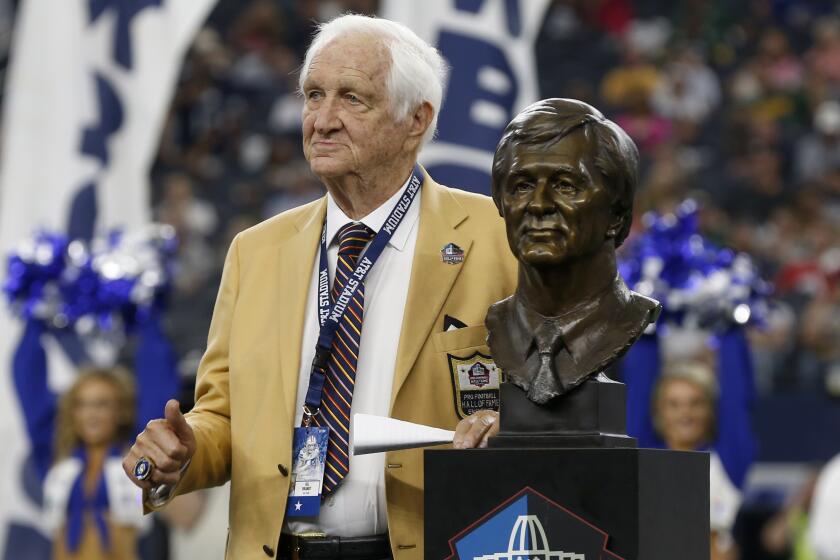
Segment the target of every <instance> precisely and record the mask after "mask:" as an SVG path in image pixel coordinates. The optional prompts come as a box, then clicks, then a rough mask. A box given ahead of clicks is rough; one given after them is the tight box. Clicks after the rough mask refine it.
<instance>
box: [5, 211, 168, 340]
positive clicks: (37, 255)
mask: <svg viewBox="0 0 840 560" xmlns="http://www.w3.org/2000/svg"><path fill="white" fill-rule="evenodd" d="M176 249H177V239H176V237H175V233H174V230H173V229H172V228H171V227H169V226H161V225H155V226H150V227H149V228H147V229H145V230H143V231H140V232H136V233H131V234H125V233H123V232H120V231H113V232H110V233H109V234H108V235H107V236H105V237H104V238H101V239H95V240H94V241H93V242H91V243H90V244H89V245H88V244H85V243H82V242H81V241H78V240H74V241H71V240H69V239H68V238H67V236H65V235H61V234H55V233H49V232H41V233H38V234H37V235H36V236H35V237H34V238H33V239H30V240H27V241H25V242H24V243H22V244H21V246H20V248H19V249H18V251H17V252H16V253H14V254H12V255H10V256H9V258H8V264H7V274H6V279H5V281H4V283H3V291H4V293H5V294H6V298H7V300H8V301H9V302H10V304H11V306H12V309H13V311H14V312H15V313H16V314H17V315H18V316H19V317H21V318H22V319H24V320H29V319H39V320H42V321H44V322H45V324H47V325H48V326H50V327H51V328H58V329H64V328H75V329H76V330H77V331H80V332H82V334H88V333H89V332H90V331H92V330H94V329H99V330H120V331H122V332H124V331H125V330H129V329H131V328H132V327H133V326H134V325H135V324H136V323H137V321H138V320H140V319H142V317H145V316H147V315H148V314H149V313H152V312H156V311H160V310H162V308H163V306H164V305H165V301H166V294H167V292H168V291H169V288H170V285H171V280H172V265H171V261H172V257H173V256H174V254H175V251H176ZM83 331H84V332H83Z"/></svg>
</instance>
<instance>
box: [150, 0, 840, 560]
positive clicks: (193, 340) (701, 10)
mask: <svg viewBox="0 0 840 560" xmlns="http://www.w3.org/2000/svg"><path fill="white" fill-rule="evenodd" d="M406 1H408V0H406ZM523 1H526V0H523ZM378 4H379V2H377V1H376V0H342V1H317V0H248V1H246V2H243V1H234V0H220V1H219V3H218V5H217V7H216V9H215V10H214V11H213V13H212V14H211V16H210V19H209V20H208V22H207V23H206V25H205V26H204V28H203V29H202V30H201V31H200V32H199V34H198V36H197V37H196V40H195V42H194V44H193V46H192V48H191V49H190V51H189V54H188V56H187V59H186V61H185V63H184V66H183V69H182V72H181V75H180V79H179V83H178V86H177V90H176V93H175V96H174V100H173V102H172V106H171V109H170V112H169V115H168V118H167V121H166V126H165V129H164V132H163V135H162V140H161V145H160V151H159V154H158V157H157V159H156V162H155V165H154V170H153V175H152V183H153V187H154V192H153V196H154V209H155V210H154V211H155V218H156V219H157V220H158V221H161V222H165V223H169V224H171V225H173V226H174V227H175V228H176V229H177V231H178V233H179V236H180V239H181V244H180V248H179V253H178V257H177V262H176V266H177V275H176V279H177V280H176V286H175V290H176V294H175V297H173V298H172V299H171V301H172V306H173V309H172V310H171V312H170V313H169V317H168V319H167V320H168V325H167V330H168V332H169V333H170V335H171V336H172V338H173V341H174V343H175V345H176V349H177V352H178V355H179V360H180V369H181V373H182V375H183V376H184V377H185V378H189V377H190V376H192V375H194V372H195V370H196V366H197V363H198V360H199V358H200V357H201V353H202V352H203V349H204V347H205V337H206V333H207V325H208V324H209V321H210V316H211V313H212V306H213V301H214V299H215V292H216V289H217V287H218V281H219V276H220V274H221V265H222V262H223V259H224V253H225V252H226V250H227V247H228V245H229V243H230V241H231V240H232V238H233V236H234V235H236V234H237V233H238V232H240V231H241V230H243V229H245V228H247V227H249V226H251V225H254V224H256V223H258V222H259V221H261V220H264V219H266V218H269V217H271V216H273V215H276V214H277V213H279V212H282V211H284V210H286V209H289V208H292V207H295V206H297V205H300V204H303V203H306V202H309V201H311V200H313V199H315V198H317V197H320V196H322V194H323V192H324V191H323V187H322V186H321V185H320V183H319V182H318V181H317V180H316V178H315V177H314V176H313V175H312V174H311V173H310V171H309V168H308V165H307V163H306V161H305V160H304V159H303V157H302V151H301V147H300V146H301V138H300V111H301V100H300V98H299V97H298V95H297V93H296V83H297V69H298V67H299V65H300V63H301V60H302V57H303V53H304V52H305V49H306V47H307V46H308V42H309V38H310V36H311V33H312V31H313V29H314V26H315V25H316V24H317V22H318V21H324V20H326V19H329V18H330V17H332V16H334V15H337V14H339V13H342V12H345V11H348V10H349V11H354V12H357V13H367V14H375V13H376V11H377V9H378V7H379V6H378ZM835 4H836V3H835V2H831V1H822V2H821V1H805V0H799V1H797V0H787V1H785V0H744V1H741V2H728V1H725V0H683V1H681V2H673V1H671V0H639V1H631V0H555V1H553V2H552V3H551V5H550V7H549V9H548V11H547V12H546V18H545V21H544V24H543V28H542V30H541V32H540V36H539V39H538V42H537V46H536V55H537V68H538V75H539V82H540V94H541V96H542V97H573V98H578V99H582V100H584V101H587V102H589V103H592V104H593V105H595V106H596V107H599V108H601V109H603V110H604V113H605V114H606V115H607V116H608V117H609V118H611V119H613V120H615V121H616V122H618V123H619V124H620V125H621V126H622V127H624V128H625V129H626V130H627V131H628V133H629V134H630V135H631V136H632V137H633V138H634V140H635V141H636V143H637V144H638V146H639V148H640V151H641V154H642V169H641V183H640V187H639V191H638V193H637V200H636V209H637V212H636V216H637V221H639V217H640V216H641V215H642V214H643V213H644V212H646V211H656V212H659V213H668V212H672V211H674V210H675V208H676V206H677V205H678V204H679V203H680V202H682V201H683V200H684V199H686V198H689V197H690V198H694V199H695V200H697V201H698V202H699V204H700V208H701V229H702V233H703V234H704V235H705V236H706V237H707V238H708V239H710V240H712V241H714V242H715V243H717V244H719V245H721V246H727V247H732V248H734V249H736V250H740V251H745V252H747V253H749V254H750V255H751V256H752V257H753V258H754V260H755V262H756V264H757V265H758V267H759V269H760V271H761V274H762V276H763V277H764V278H765V279H767V280H770V281H772V282H773V284H774V286H775V292H774V296H773V297H774V301H775V305H774V306H773V307H772V310H771V311H770V312H769V314H768V315H767V316H766V317H765V318H764V325H763V326H762V328H754V329H751V330H750V331H749V333H748V334H749V337H750V341H751V345H752V351H753V358H754V362H755V366H756V372H755V373H756V383H757V388H758V390H759V393H760V394H761V395H762V396H765V397H767V396H772V395H776V394H785V393H791V392H804V393H811V394H818V395H821V396H824V395H830V396H835V397H836V396H840V287H839V286H838V280H840V8H837V7H835ZM421 157H422V156H421ZM453 186H457V185H453ZM638 227H639V226H638V224H637V230H638ZM191 398H192V387H191V384H190V383H185V384H184V395H183V399H182V403H183V404H184V405H185V407H188V406H189V403H190V400H191ZM811 490H812V487H811V486H806V487H805V488H803V489H802V491H801V492H799V493H797V494H795V495H793V496H791V497H790V498H789V500H788V505H787V506H786V507H784V508H783V509H782V510H781V511H780V512H778V513H777V514H775V517H772V518H771V520H770V522H769V523H766V520H763V521H762V527H760V528H759V529H758V530H756V531H754V533H755V535H757V537H756V538H757V539H759V540H761V543H762V544H761V548H762V549H763V550H764V552H765V553H766V554H768V556H766V557H767V558H771V557H779V558H788V557H790V558H797V559H803V560H804V559H806V558H808V556H806V555H805V554H806V553H805V552H802V553H798V552H797V550H798V548H797V547H800V540H802V539H803V538H804V537H803V535H804V532H805V529H804V527H805V526H806V523H805V522H804V521H802V519H803V516H804V515H805V514H806V512H807V510H808V503H809V500H810V494H811ZM777 506H778V504H774V511H775V509H778V508H777ZM801 547H804V545H801ZM801 547H800V548H801ZM744 550H745V551H746V548H744ZM803 550H804V548H803ZM774 551H775V552H777V553H778V554H779V555H778V556H772V554H771V553H773V552H774ZM791 551H792V552H791ZM785 554H789V555H785ZM797 554H798V555H797ZM743 557H744V558H749V557H751V556H749V555H745V556H743ZM753 557H756V558H757V557H758V556H753ZM761 557H762V558H764V557H765V556H761Z"/></svg>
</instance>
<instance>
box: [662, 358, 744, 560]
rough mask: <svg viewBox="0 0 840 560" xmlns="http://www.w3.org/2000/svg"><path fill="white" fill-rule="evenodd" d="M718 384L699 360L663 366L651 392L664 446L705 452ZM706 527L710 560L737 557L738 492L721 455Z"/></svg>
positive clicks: (713, 462)
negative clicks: (733, 534) (733, 533)
mask: <svg viewBox="0 0 840 560" xmlns="http://www.w3.org/2000/svg"><path fill="white" fill-rule="evenodd" d="M717 400H718V386H717V383H716V381H715V378H714V374H713V372H712V371H711V369H710V368H709V367H708V366H706V365H704V364H703V363H701V362H689V361H679V362H674V363H672V364H670V365H669V366H666V367H665V371H664V372H663V375H662V377H661V379H660V380H659V382H658V384H657V386H656V389H655V390H654V394H653V402H652V406H653V417H654V426H655V427H656V429H657V431H658V432H659V434H660V435H661V436H662V439H663V440H664V441H665V446H666V447H667V448H668V449H674V450H677V451H694V450H697V449H706V448H708V446H709V445H710V444H711V442H712V441H713V440H714V439H715V438H716V437H717V436H716V434H715V432H716V431H717V430H719V429H726V427H725V426H717V421H716V418H715V407H716V403H717ZM709 468H710V470H709V492H710V504H709V523H710V527H711V551H712V556H711V557H712V560H724V559H726V560H730V559H735V558H737V551H736V550H735V545H734V542H733V540H732V527H733V526H734V524H735V516H736V514H737V513H738V508H739V507H740V504H741V492H740V491H739V490H738V489H737V488H736V486H735V485H734V484H733V483H732V481H731V480H730V478H729V476H728V475H727V473H726V470H725V469H724V466H723V464H722V463H721V460H720V457H719V456H718V454H717V453H716V452H714V451H712V452H711V457H710V465H709Z"/></svg>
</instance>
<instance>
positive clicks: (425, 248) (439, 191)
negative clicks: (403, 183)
mask: <svg viewBox="0 0 840 560" xmlns="http://www.w3.org/2000/svg"><path fill="white" fill-rule="evenodd" d="M421 193H422V194H421V198H420V230H419V231H418V233H417V245H416V247H415V249H414V261H413V263H412V267H411V280H410V282H409V288H408V296H407V298H406V302H405V314H404V316H403V322H402V334H401V335H400V343H399V348H398V350H397V363H396V367H395V372H394V386H393V389H392V392H391V406H392V407H393V403H394V401H395V399H396V396H397V394H398V393H399V391H400V388H401V387H402V385H403V383H404V382H405V380H406V378H407V377H408V374H409V372H410V371H411V368H412V367H413V366H414V362H415V361H416V360H417V356H418V355H419V354H420V350H421V349H422V348H423V344H424V343H425V342H426V339H427V338H428V336H429V332H431V330H432V329H433V328H434V326H435V325H434V323H435V319H436V318H437V317H438V315H439V314H440V311H441V308H442V307H443V303H444V301H446V298H447V296H448V295H449V292H450V291H451V290H452V286H453V285H454V284H455V280H456V279H457V278H458V275H459V274H460V272H461V268H462V267H463V266H464V264H463V262H462V263H461V264H454V265H453V264H446V263H444V262H443V259H442V258H441V250H442V249H443V247H444V246H445V245H447V244H449V243H454V244H455V245H458V246H459V247H460V248H461V249H463V251H464V262H466V260H467V259H468V258H469V251H470V247H471V246H472V241H473V240H472V238H471V237H470V236H468V235H467V234H465V233H463V232H460V231H458V230H457V229H456V228H457V226H458V225H459V224H460V223H461V222H463V221H464V220H466V219H467V217H468V214H467V212H466V210H464V208H463V207H462V206H461V205H460V204H459V203H458V201H457V200H456V199H455V197H453V196H452V195H451V194H450V193H449V192H448V191H447V190H446V189H444V188H442V187H441V186H440V185H438V184H437V183H435V182H434V181H433V180H432V179H431V178H430V177H429V176H428V174H426V177H425V181H424V182H423V187H422V191H421ZM441 328H442V326H441Z"/></svg>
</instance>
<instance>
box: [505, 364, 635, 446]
mask: <svg viewBox="0 0 840 560" xmlns="http://www.w3.org/2000/svg"><path fill="white" fill-rule="evenodd" d="M625 395H626V387H625V385H624V383H619V382H617V381H613V380H611V379H610V378H608V377H607V376H606V375H604V374H599V375H597V376H593V377H591V378H589V379H587V380H586V381H584V382H583V383H581V384H580V385H579V386H578V387H575V388H574V389H572V390H571V391H570V392H568V393H566V394H565V395H563V396H562V397H558V398H556V399H554V400H552V401H550V402H549V403H547V404H544V405H539V404H536V403H534V402H532V401H530V400H529V399H528V397H527V395H526V394H525V391H523V390H522V389H520V388H519V387H517V386H516V385H514V384H512V383H502V384H501V385H500V397H501V403H502V404H501V411H502V413H501V415H500V419H501V424H499V435H498V436H496V437H493V438H490V441H489V444H490V447H538V448H557V447H564V448H565V447H636V438H631V437H628V436H627V435H626V433H627V430H626V412H625V400H626V398H625Z"/></svg>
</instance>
